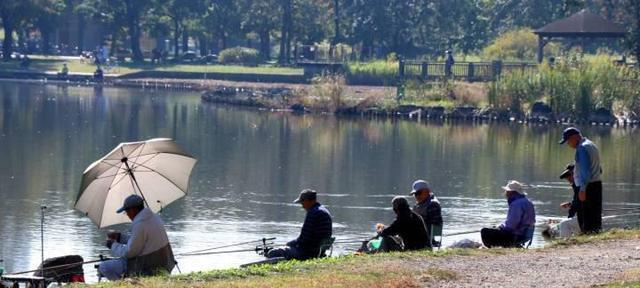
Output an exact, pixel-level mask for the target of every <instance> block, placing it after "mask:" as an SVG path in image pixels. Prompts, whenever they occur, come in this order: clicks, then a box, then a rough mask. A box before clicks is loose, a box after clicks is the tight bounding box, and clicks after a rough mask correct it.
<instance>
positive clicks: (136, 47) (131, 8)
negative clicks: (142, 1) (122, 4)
mask: <svg viewBox="0 0 640 288" xmlns="http://www.w3.org/2000/svg"><path fill="white" fill-rule="evenodd" d="M133 1H136V0H129V1H127V2H126V4H127V5H126V6H127V16H128V17H127V18H128V19H127V22H128V24H129V40H130V41H131V53H133V59H132V60H133V62H144V56H143V55H142V51H141V50H140V15H139V11H138V9H137V8H136V7H135V4H134V3H133Z"/></svg>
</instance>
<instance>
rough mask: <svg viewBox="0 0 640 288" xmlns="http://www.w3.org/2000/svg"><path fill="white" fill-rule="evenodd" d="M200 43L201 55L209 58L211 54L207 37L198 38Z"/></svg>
mask: <svg viewBox="0 0 640 288" xmlns="http://www.w3.org/2000/svg"><path fill="white" fill-rule="evenodd" d="M198 43H199V44H200V55H202V56H207V55H208V54H209V47H208V45H207V37H205V36H200V37H198Z"/></svg>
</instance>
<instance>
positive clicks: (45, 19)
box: [33, 0, 66, 55]
mask: <svg viewBox="0 0 640 288" xmlns="http://www.w3.org/2000/svg"><path fill="white" fill-rule="evenodd" d="M36 4H37V5H38V9H37V10H35V11H33V12H34V15H33V16H35V17H36V21H35V22H36V25H37V26H38V29H39V30H40V35H41V36H42V53H43V54H45V55H48V54H50V53H51V34H53V32H54V28H55V27H56V26H57V25H58V22H59V20H60V17H61V16H62V13H63V12H64V10H65V9H66V3H65V2H64V1H63V0H40V1H37V3H36Z"/></svg>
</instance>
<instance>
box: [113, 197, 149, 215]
mask: <svg viewBox="0 0 640 288" xmlns="http://www.w3.org/2000/svg"><path fill="white" fill-rule="evenodd" d="M140 205H144V199H142V197H140V196H138V195H135V194H133V195H129V196H128V197H127V198H126V199H124V203H123V204H122V207H120V209H118V211H116V212H117V213H122V212H123V211H124V210H127V209H129V208H133V207H138V206H140Z"/></svg>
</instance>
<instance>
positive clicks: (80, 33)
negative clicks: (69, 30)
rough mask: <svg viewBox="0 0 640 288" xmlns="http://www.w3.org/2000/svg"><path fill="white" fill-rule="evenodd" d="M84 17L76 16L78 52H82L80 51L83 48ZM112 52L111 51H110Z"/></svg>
mask: <svg viewBox="0 0 640 288" xmlns="http://www.w3.org/2000/svg"><path fill="white" fill-rule="evenodd" d="M85 23H86V21H85V19H84V17H83V16H82V15H81V16H79V17H78V51H77V52H78V54H80V53H82V51H83V50H84V26H85ZM111 52H112V53H113V51H111Z"/></svg>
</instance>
